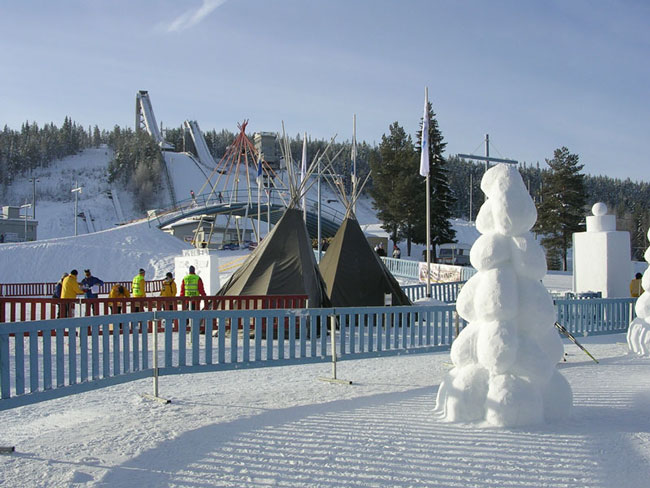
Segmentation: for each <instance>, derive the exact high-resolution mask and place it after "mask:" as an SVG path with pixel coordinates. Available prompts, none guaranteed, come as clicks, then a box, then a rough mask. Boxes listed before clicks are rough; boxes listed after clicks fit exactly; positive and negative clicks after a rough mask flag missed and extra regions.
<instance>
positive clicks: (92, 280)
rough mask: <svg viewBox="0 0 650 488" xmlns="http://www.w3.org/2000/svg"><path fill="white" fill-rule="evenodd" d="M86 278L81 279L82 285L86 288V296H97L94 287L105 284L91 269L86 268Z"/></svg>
mask: <svg viewBox="0 0 650 488" xmlns="http://www.w3.org/2000/svg"><path fill="white" fill-rule="evenodd" d="M84 274H85V278H84V279H83V280H81V286H82V287H83V288H86V290H87V291H86V298H97V293H94V292H93V290H92V288H93V286H96V287H97V288H99V287H100V286H102V285H103V284H104V282H103V281H102V280H100V279H99V278H97V277H96V276H93V275H92V273H91V272H90V270H89V269H84Z"/></svg>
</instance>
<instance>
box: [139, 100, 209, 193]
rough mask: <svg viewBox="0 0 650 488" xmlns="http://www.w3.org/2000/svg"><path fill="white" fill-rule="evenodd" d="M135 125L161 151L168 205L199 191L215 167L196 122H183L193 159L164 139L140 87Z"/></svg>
mask: <svg viewBox="0 0 650 488" xmlns="http://www.w3.org/2000/svg"><path fill="white" fill-rule="evenodd" d="M135 126H136V130H141V129H144V130H146V131H147V132H148V133H149V135H151V137H153V138H154V140H155V141H156V142H157V143H158V145H159V146H160V148H161V149H162V151H163V158H164V162H165V173H166V174H165V177H166V180H167V181H166V183H167V187H168V191H169V199H168V200H169V202H168V203H169V205H170V206H175V205H177V203H178V201H179V200H185V199H187V198H189V197H190V192H192V191H194V192H196V193H198V191H199V189H200V188H202V187H203V185H205V183H206V182H207V181H208V175H209V173H210V172H211V171H212V170H213V169H214V167H215V166H216V164H215V162H214V160H213V159H212V156H211V155H210V151H209V150H208V146H207V144H206V143H205V139H204V138H203V135H202V134H201V130H200V129H199V126H198V124H197V123H196V122H189V121H185V123H184V126H185V128H186V129H187V130H188V132H189V133H190V135H191V137H192V141H193V142H194V146H195V147H196V148H197V153H198V155H199V158H198V159H197V158H195V157H194V156H193V155H192V154H190V153H185V152H181V153H177V152H173V150H174V146H172V145H171V144H170V143H168V142H167V141H165V139H164V137H163V134H162V131H161V128H159V127H158V124H157V123H156V117H155V115H154V112H153V106H152V104H151V98H150V97H149V93H148V92H147V91H146V90H140V91H139V92H138V93H137V95H136V103H135ZM206 169H207V172H206Z"/></svg>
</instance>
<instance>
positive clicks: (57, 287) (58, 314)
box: [52, 273, 68, 319]
mask: <svg viewBox="0 0 650 488" xmlns="http://www.w3.org/2000/svg"><path fill="white" fill-rule="evenodd" d="M67 277H68V273H63V276H61V279H60V280H59V281H57V282H56V285H55V286H54V294H52V298H61V288H63V280H65V279H66V278H67ZM56 318H57V319H59V318H61V304H60V303H57V304H56Z"/></svg>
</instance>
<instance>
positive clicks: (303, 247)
mask: <svg viewBox="0 0 650 488" xmlns="http://www.w3.org/2000/svg"><path fill="white" fill-rule="evenodd" d="M283 153H284V157H285V161H286V162H287V164H286V167H287V173H288V174H287V179H288V183H289V193H290V201H289V202H288V203H287V209H286V211H285V212H284V215H283V216H282V217H281V218H280V220H279V221H278V223H277V224H276V225H275V227H273V229H272V230H271V232H270V233H269V234H268V235H267V236H266V237H265V238H264V239H263V240H262V242H261V243H260V245H259V246H258V247H257V249H255V251H253V252H252V253H251V255H250V256H249V257H248V259H246V261H245V262H244V264H243V265H242V266H241V267H240V268H239V269H238V270H237V271H236V272H235V273H234V274H233V275H232V276H231V277H230V279H229V280H228V281H227V282H226V284H225V285H224V286H223V287H222V288H221V289H220V290H219V291H218V292H217V295H294V294H295V295H303V294H304V295H307V296H308V298H309V307H313V308H318V307H329V306H330V302H329V299H328V298H327V293H326V292H325V283H324V281H323V278H322V276H321V274H320V271H319V269H318V264H317V263H316V258H315V256H314V251H313V250H312V247H311V239H310V238H309V233H308V232H307V227H306V225H305V221H304V220H303V214H302V211H301V210H299V209H298V208H297V207H298V205H299V202H300V199H301V198H302V195H303V194H304V192H306V191H307V188H306V187H307V181H308V179H307V178H306V177H305V178H303V179H302V180H301V181H299V180H298V179H297V174H296V171H295V169H294V168H293V162H292V160H291V157H290V154H291V152H290V149H289V148H288V141H287V139H286V137H284V146H283ZM314 165H315V161H314V162H313V163H312V166H311V168H310V170H311V171H313V167H314ZM311 171H308V172H307V175H309V174H310V173H311Z"/></svg>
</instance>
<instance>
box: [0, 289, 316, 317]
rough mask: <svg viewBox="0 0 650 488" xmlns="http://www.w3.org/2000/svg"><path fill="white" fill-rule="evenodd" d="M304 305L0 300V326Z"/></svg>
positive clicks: (264, 299)
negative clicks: (149, 313)
mask: <svg viewBox="0 0 650 488" xmlns="http://www.w3.org/2000/svg"><path fill="white" fill-rule="evenodd" d="M306 306H307V295H251V296H209V297H145V298H133V297H132V298H83V299H81V298H80V299H77V300H73V299H69V300H63V299H56V298H5V297H0V323H2V322H23V321H33V320H49V319H57V318H66V317H80V316H91V315H111V314H116V313H136V312H143V311H151V310H203V309H205V310H261V309H276V308H304V307H306Z"/></svg>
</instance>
